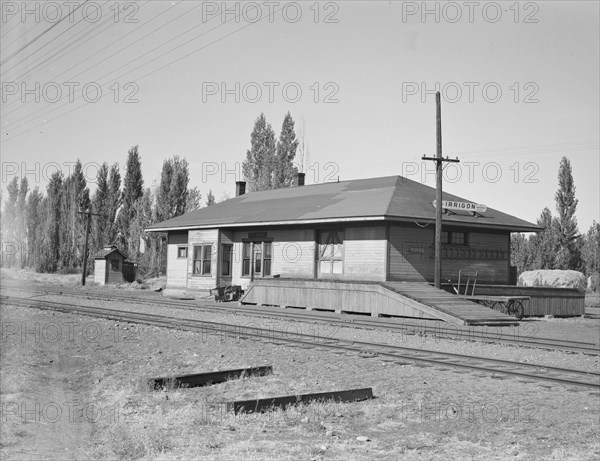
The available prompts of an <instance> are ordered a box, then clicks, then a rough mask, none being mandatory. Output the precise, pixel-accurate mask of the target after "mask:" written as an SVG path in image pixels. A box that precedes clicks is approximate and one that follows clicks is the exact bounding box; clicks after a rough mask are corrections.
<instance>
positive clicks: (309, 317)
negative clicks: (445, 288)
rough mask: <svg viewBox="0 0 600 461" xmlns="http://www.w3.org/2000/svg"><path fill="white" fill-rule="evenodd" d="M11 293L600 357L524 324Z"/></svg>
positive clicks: (597, 348) (585, 345)
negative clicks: (459, 322) (495, 324)
mask: <svg viewBox="0 0 600 461" xmlns="http://www.w3.org/2000/svg"><path fill="white" fill-rule="evenodd" d="M3 288H6V289H11V290H20V291H25V292H28V293H39V296H45V295H59V296H60V295H66V296H73V297H83V298H87V299H98V300H109V301H123V302H136V303H141V302H143V303H148V304H154V305H160V306H169V307H174V308H178V309H182V308H183V309H195V310H201V311H213V312H215V311H216V312H221V313H228V314H238V313H243V314H244V315H252V316H257V317H268V318H276V319H282V320H296V321H299V322H326V323H328V324H330V325H333V326H336V327H358V328H365V329H386V330H390V331H394V332H398V333H400V334H403V335H426V336H432V337H438V338H450V339H462V340H472V341H485V342H491V343H503V344H509V345H514V346H523V347H532V348H540V349H549V350H559V351H564V352H574V353H583V354H590V355H600V345H599V344H598V343H593V342H586V341H576V340H571V341H564V340H559V339H554V338H541V337H537V336H536V334H537V327H536V325H535V324H531V323H527V322H524V323H521V324H520V325H519V326H518V327H474V326H467V327H464V328H460V327H458V328H457V327H455V326H452V325H450V324H447V323H444V322H441V321H422V322H420V323H416V322H414V321H410V320H399V319H397V318H377V319H371V318H365V317H363V316H352V317H353V318H350V317H351V316H349V315H348V316H346V318H344V317H343V316H340V315H338V314H332V313H327V312H315V311H305V310H302V311H301V312H300V313H299V312H297V311H296V310H289V309H282V308H265V307H259V306H250V305H245V306H243V307H241V306H239V305H237V304H235V305H232V304H227V303H218V304H217V303H202V304H200V303H198V302H193V301H182V300H172V299H167V298H163V297H160V298H159V297H154V296H152V295H150V296H148V295H143V296H139V295H127V294H125V293H123V294H118V295H113V294H110V293H94V292H82V291H72V290H52V289H49V288H23V287H10V286H8V287H3ZM500 329H508V330H509V333H503V332H501V331H499V330H500Z"/></svg>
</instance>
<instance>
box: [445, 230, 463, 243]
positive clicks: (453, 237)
mask: <svg viewBox="0 0 600 461" xmlns="http://www.w3.org/2000/svg"><path fill="white" fill-rule="evenodd" d="M442 243H443V244H450V245H466V244H467V243H468V240H467V233H466V232H447V231H442Z"/></svg>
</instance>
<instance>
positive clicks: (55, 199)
mask: <svg viewBox="0 0 600 461" xmlns="http://www.w3.org/2000/svg"><path fill="white" fill-rule="evenodd" d="M62 194H63V177H62V173H61V172H58V171H57V172H55V173H53V174H52V176H50V181H49V182H48V187H47V188H46V197H45V198H44V199H43V200H42V202H41V203H40V207H39V215H40V216H41V218H42V219H41V220H42V224H41V225H40V226H38V229H37V234H36V241H37V242H38V243H37V244H36V248H35V261H36V270H37V271H38V272H56V267H57V263H58V260H59V256H60V252H59V249H60V237H61V233H60V226H61V225H62V222H61V213H60V212H61V206H60V204H61V200H62Z"/></svg>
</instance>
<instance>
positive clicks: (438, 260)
mask: <svg viewBox="0 0 600 461" xmlns="http://www.w3.org/2000/svg"><path fill="white" fill-rule="evenodd" d="M435 105H436V133H437V155H436V156H435V157H426V156H423V157H422V159H423V160H433V161H434V162H435V164H436V165H435V183H436V184H435V186H436V187H435V189H436V194H435V196H436V199H435V274H434V285H435V287H436V288H441V286H442V170H443V168H442V167H443V164H444V162H453V163H457V162H459V161H460V160H458V158H456V159H450V158H448V157H446V158H443V157H442V106H441V102H440V92H439V91H438V92H437V93H435Z"/></svg>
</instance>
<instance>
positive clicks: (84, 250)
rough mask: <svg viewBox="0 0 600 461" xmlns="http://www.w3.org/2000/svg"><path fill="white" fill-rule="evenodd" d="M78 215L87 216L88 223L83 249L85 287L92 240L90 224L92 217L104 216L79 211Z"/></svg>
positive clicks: (83, 281) (83, 279)
mask: <svg viewBox="0 0 600 461" xmlns="http://www.w3.org/2000/svg"><path fill="white" fill-rule="evenodd" d="M77 213H79V214H84V215H87V222H86V224H85V245H84V247H83V264H82V265H83V271H82V272H81V285H82V286H85V277H86V276H87V254H88V241H89V239H90V222H91V220H92V216H103V215H101V214H97V213H92V212H91V211H78V212H77Z"/></svg>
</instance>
